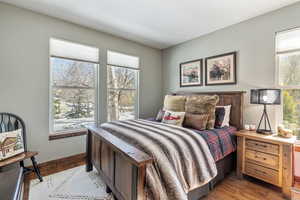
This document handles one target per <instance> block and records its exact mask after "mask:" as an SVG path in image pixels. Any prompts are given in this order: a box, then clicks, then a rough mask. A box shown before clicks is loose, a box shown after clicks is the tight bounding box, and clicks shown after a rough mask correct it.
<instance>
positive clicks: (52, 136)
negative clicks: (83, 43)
mask: <svg viewBox="0 0 300 200" xmlns="http://www.w3.org/2000/svg"><path fill="white" fill-rule="evenodd" d="M78 44H80V43H78ZM51 58H59V59H66V60H73V61H78V62H88V63H93V64H95V77H94V80H95V83H94V84H95V86H94V87H82V89H93V90H94V91H95V110H94V113H95V119H94V121H95V123H98V121H99V103H98V100H99V66H100V62H93V61H87V60H81V59H73V58H66V57H59V56H53V55H49V102H48V106H49V134H48V135H49V137H48V139H49V140H57V139H63V138H68V137H76V136H82V135H86V133H87V130H86V129H73V130H64V131H54V117H53V116H54V114H53V109H52V104H53V101H52V97H53V93H52V90H53V88H68V89H72V88H75V89H76V88H81V87H76V86H74V87H72V86H70V87H68V86H53V84H52V83H53V73H52V72H53V70H52V67H51V66H52V64H51Z"/></svg>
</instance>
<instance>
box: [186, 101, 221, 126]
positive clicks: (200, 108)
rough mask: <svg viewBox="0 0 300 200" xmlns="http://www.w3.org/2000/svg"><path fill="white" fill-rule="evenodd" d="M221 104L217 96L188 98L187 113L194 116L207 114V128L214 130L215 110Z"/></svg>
mask: <svg viewBox="0 0 300 200" xmlns="http://www.w3.org/2000/svg"><path fill="white" fill-rule="evenodd" d="M218 102H219V96H217V95H197V96H188V97H187V99H186V103H185V112H186V113H192V114H207V115H208V121H207V125H206V128H207V129H213V128H214V126H215V110H216V105H217V103H218Z"/></svg>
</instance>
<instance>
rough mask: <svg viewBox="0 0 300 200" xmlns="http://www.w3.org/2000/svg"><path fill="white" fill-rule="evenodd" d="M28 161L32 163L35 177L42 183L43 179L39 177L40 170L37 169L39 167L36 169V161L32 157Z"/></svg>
mask: <svg viewBox="0 0 300 200" xmlns="http://www.w3.org/2000/svg"><path fill="white" fill-rule="evenodd" d="M30 159H31V161H32V166H33V169H34V172H35V174H36V175H37V177H38V178H39V180H40V181H41V182H43V178H42V176H41V172H40V169H39V167H38V165H37V162H36V160H35V157H34V156H32V157H31V158H30Z"/></svg>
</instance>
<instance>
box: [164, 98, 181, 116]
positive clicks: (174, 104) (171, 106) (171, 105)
mask: <svg viewBox="0 0 300 200" xmlns="http://www.w3.org/2000/svg"><path fill="white" fill-rule="evenodd" d="M185 101H186V97H185V96H173V95H166V96H165V100H164V108H163V110H169V111H174V112H184V109H185Z"/></svg>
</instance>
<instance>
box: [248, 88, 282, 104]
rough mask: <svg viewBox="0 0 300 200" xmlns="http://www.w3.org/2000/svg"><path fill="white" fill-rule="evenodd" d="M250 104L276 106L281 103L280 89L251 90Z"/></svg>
mask: <svg viewBox="0 0 300 200" xmlns="http://www.w3.org/2000/svg"><path fill="white" fill-rule="evenodd" d="M250 103H251V104H276V105H280V103H281V91H280V89H253V90H251V96H250Z"/></svg>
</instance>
